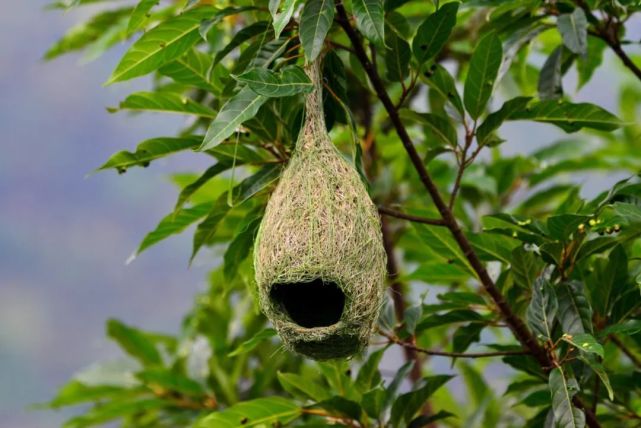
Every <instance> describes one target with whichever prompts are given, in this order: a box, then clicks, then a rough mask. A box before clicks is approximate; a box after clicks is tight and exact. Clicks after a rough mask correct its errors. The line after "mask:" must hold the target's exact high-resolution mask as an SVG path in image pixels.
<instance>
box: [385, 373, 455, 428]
mask: <svg viewBox="0 0 641 428" xmlns="http://www.w3.org/2000/svg"><path fill="white" fill-rule="evenodd" d="M452 377H453V376H448V375H439V376H430V377H426V378H424V379H423V385H422V386H420V387H418V388H417V389H415V390H414V391H411V392H408V393H406V394H403V395H401V396H399V397H398V398H397V399H396V401H395V402H394V405H393V406H392V414H391V417H390V423H391V425H392V426H394V427H397V426H399V425H400V423H401V422H405V423H407V422H409V421H411V420H412V419H413V418H414V416H415V415H416V412H418V411H419V410H420V409H421V407H422V406H423V404H425V401H426V400H427V399H428V398H429V397H430V396H431V395H432V394H433V393H434V392H436V390H438V389H439V388H440V387H441V386H443V385H444V384H445V383H446V382H447V381H449V380H450V379H452Z"/></svg>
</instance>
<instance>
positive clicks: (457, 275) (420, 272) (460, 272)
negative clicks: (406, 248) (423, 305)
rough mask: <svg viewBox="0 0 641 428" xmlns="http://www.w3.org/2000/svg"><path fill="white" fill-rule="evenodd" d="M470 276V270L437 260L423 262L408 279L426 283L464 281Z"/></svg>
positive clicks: (447, 283)
mask: <svg viewBox="0 0 641 428" xmlns="http://www.w3.org/2000/svg"><path fill="white" fill-rule="evenodd" d="M469 277H470V272H469V271H467V270H466V269H465V268H463V267H459V266H456V265H453V264H449V263H446V262H441V261H435V262H428V263H422V264H421V265H420V266H419V267H418V268H417V269H416V270H415V271H414V272H412V274H411V275H408V277H407V279H410V280H418V281H423V282H425V283H426V284H446V285H449V284H451V283H463V282H465V281H466V280H467V279H468V278H469Z"/></svg>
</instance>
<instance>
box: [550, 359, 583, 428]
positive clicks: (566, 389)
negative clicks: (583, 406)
mask: <svg viewBox="0 0 641 428" xmlns="http://www.w3.org/2000/svg"><path fill="white" fill-rule="evenodd" d="M548 383H549V388H550V392H551V393H552V409H553V411H554V420H555V422H556V424H557V426H559V427H561V428H583V427H585V415H584V414H583V412H582V411H581V410H579V409H577V408H576V407H574V406H573V404H572V398H573V397H574V395H576V393H577V392H578V391H579V384H578V383H577V381H576V379H574V378H573V377H569V378H566V374H565V373H564V372H563V369H562V368H561V367H556V368H554V369H553V370H552V371H551V372H550V378H549V381H548Z"/></svg>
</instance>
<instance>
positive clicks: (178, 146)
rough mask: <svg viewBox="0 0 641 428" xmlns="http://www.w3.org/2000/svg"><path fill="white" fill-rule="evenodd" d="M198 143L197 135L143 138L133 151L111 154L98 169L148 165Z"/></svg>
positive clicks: (122, 168) (121, 168)
mask: <svg viewBox="0 0 641 428" xmlns="http://www.w3.org/2000/svg"><path fill="white" fill-rule="evenodd" d="M199 144H200V138H199V137H184V138H152V139H150V140H145V141H143V142H142V143H140V144H139V145H138V147H136V151H135V152H128V151H124V150H123V151H121V152H118V153H116V154H115V155H113V156H111V157H110V158H109V160H107V162H105V163H104V164H103V165H102V166H101V167H100V168H98V170H99V171H102V170H105V169H112V168H113V169H117V170H118V171H119V172H124V171H126V170H127V169H128V168H131V167H132V166H143V167H146V166H148V165H149V162H151V161H153V160H155V159H159V158H162V157H164V156H168V155H171V154H174V153H177V152H180V151H183V150H194V149H196V148H197V147H198V145H199Z"/></svg>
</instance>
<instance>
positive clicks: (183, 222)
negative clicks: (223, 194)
mask: <svg viewBox="0 0 641 428" xmlns="http://www.w3.org/2000/svg"><path fill="white" fill-rule="evenodd" d="M212 206H213V203H212V202H203V203H202V204H198V205H195V206H193V207H190V208H187V209H184V210H181V211H179V212H178V214H176V215H174V214H173V213H172V214H169V215H167V216H166V217H165V218H163V219H162V220H161V221H160V223H158V226H156V229H154V230H153V231H152V232H150V233H148V234H147V236H145V238H144V239H143V241H142V243H141V244H140V246H139V247H138V250H137V251H136V253H135V254H134V257H135V256H136V255H138V254H140V253H142V252H143V251H144V250H146V249H147V248H149V247H151V246H152V245H154V244H157V243H158V242H160V241H162V240H163V239H165V238H167V237H169V236H171V235H175V234H178V233H180V232H182V231H183V230H185V229H186V228H187V227H189V226H190V225H191V224H193V223H195V222H196V221H198V220H199V219H201V218H203V217H205V216H206V215H207V213H209V212H210V211H211V208H212Z"/></svg>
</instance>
